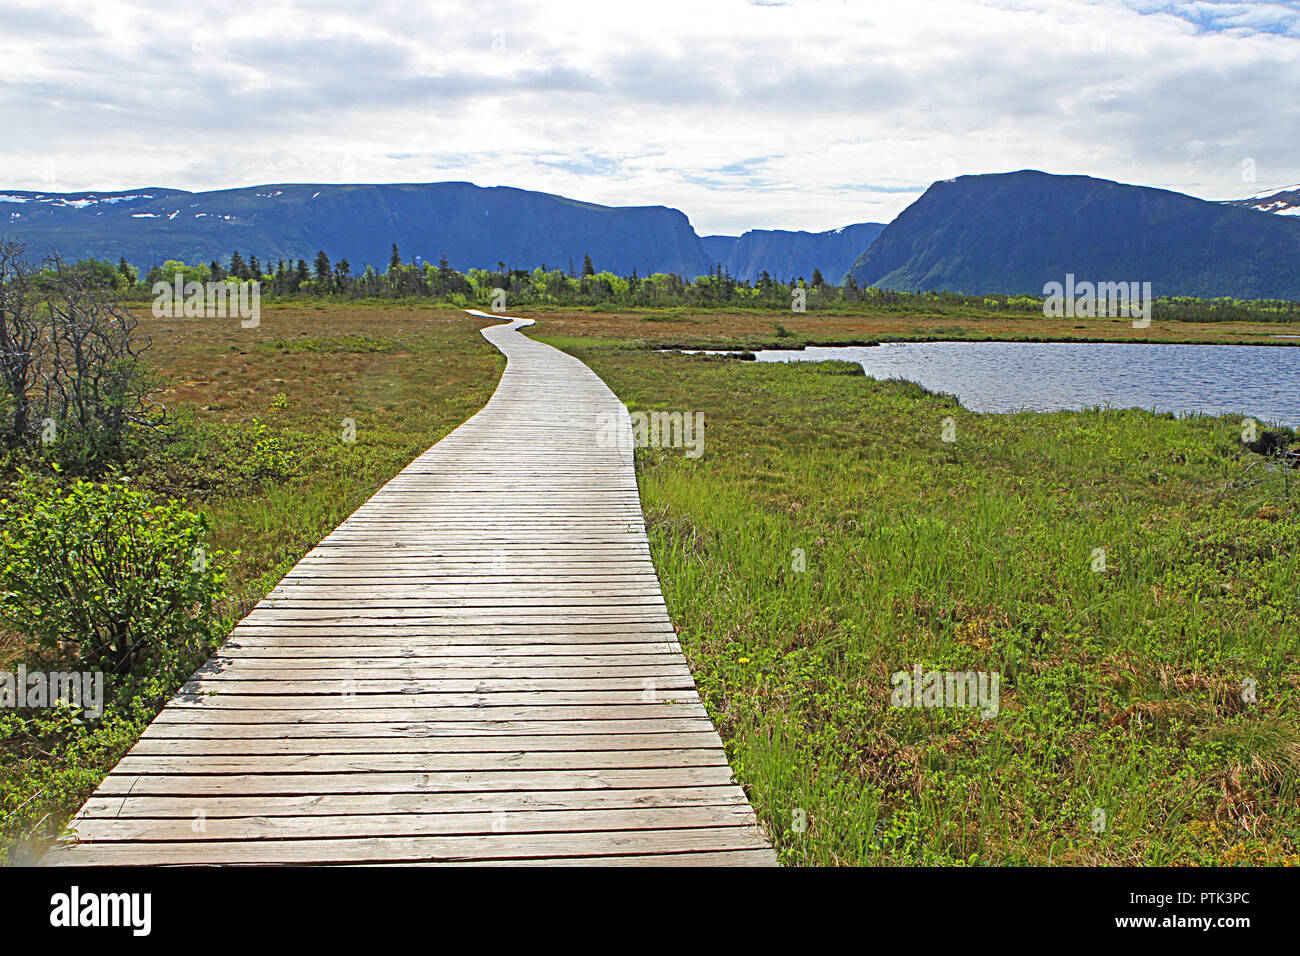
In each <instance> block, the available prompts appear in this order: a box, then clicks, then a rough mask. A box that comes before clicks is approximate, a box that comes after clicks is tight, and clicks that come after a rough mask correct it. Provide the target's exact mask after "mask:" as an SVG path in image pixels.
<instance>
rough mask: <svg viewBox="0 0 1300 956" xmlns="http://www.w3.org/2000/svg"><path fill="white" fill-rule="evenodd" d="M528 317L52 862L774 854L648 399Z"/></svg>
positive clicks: (314, 554) (493, 333)
mask: <svg viewBox="0 0 1300 956" xmlns="http://www.w3.org/2000/svg"><path fill="white" fill-rule="evenodd" d="M474 314H476V315H483V313H474ZM487 317H489V318H493V319H496V318H500V317H499V316H487ZM530 323H531V320H529V319H515V320H512V321H511V322H510V323H509V324H503V325H495V326H490V327H488V328H485V329H484V330H483V335H484V337H485V338H487V340H488V341H490V342H491V343H492V344H493V345H495V346H496V347H497V348H498V349H500V350H501V351H502V352H503V353H504V354H505V355H506V358H507V360H508V361H507V368H506V371H505V373H504V375H503V376H502V378H501V381H500V384H499V385H498V386H497V389H496V392H495V393H494V394H493V396H492V399H491V401H489V402H488V403H487V405H485V406H484V407H483V409H482V410H481V411H479V412H478V413H477V414H476V415H474V416H473V417H472V418H470V419H469V420H468V421H466V422H465V423H464V424H463V425H461V426H460V427H459V428H457V429H456V430H455V431H453V432H452V433H451V434H449V435H448V436H447V437H446V438H444V439H443V440H442V441H440V442H438V444H436V445H434V446H433V447H432V448H430V449H429V450H428V451H426V452H425V453H424V454H423V455H421V456H420V457H419V458H417V459H416V460H415V461H413V462H412V463H411V464H410V465H409V466H407V467H406V468H405V469H404V470H403V471H402V472H401V473H400V474H398V475H397V476H396V477H395V478H393V480H392V481H390V482H388V484H387V485H385V486H384V487H383V488H382V489H380V491H379V492H378V493H376V494H375V496H374V497H372V498H371V499H370V500H369V501H367V502H366V503H365V504H364V505H362V506H361V508H359V509H358V510H357V511H356V512H355V513H354V514H353V515H352V516H351V517H349V518H348V519H347V520H346V521H344V522H343V523H342V524H341V525H339V527H338V528H337V529H335V530H334V531H333V532H332V533H331V534H330V535H329V536H328V537H326V538H325V539H324V540H323V541H322V542H321V543H320V544H319V545H318V546H317V547H316V548H315V549H313V550H312V551H311V552H310V553H309V554H308V555H306V556H305V557H304V558H303V559H302V561H300V562H299V563H298V565H297V566H296V567H294V569H293V570H292V571H290V572H289V574H288V575H286V577H285V578H284V580H283V581H281V582H280V584H279V586H278V587H277V588H276V589H275V590H274V591H272V592H271V593H270V594H269V595H268V596H267V597H266V599H265V600H264V601H262V602H261V603H260V604H258V605H257V607H256V608H254V609H253V611H252V613H250V614H249V615H248V617H246V618H245V619H244V620H243V621H242V622H241V623H240V624H239V625H238V626H237V627H236V628H235V630H234V632H233V634H232V635H231V639H230V640H229V642H228V643H227V644H226V645H225V646H224V647H223V648H222V650H221V651H220V653H219V654H218V655H217V656H216V657H214V658H212V659H211V660H210V661H208V662H207V663H206V664H205V665H204V666H203V667H201V668H200V669H199V670H198V671H196V672H195V674H194V676H193V678H192V679H191V681H190V683H188V684H187V685H185V687H183V688H182V689H181V692H180V693H179V694H178V695H177V696H176V698H175V699H173V700H172V701H171V702H170V703H169V704H168V705H167V706H166V707H165V708H164V709H163V711H162V712H161V713H160V714H159V715H158V717H157V718H156V719H155V720H154V722H153V723H152V724H151V725H150V726H149V728H148V729H147V730H146V731H145V733H144V734H143V736H142V737H141V739H140V741H139V742H138V743H137V744H136V745H135V747H134V748H133V749H132V750H131V751H130V753H128V754H127V755H126V756H125V757H124V758H123V759H122V761H121V762H120V763H119V764H118V765H117V766H116V767H115V768H114V769H113V771H112V772H111V773H110V774H109V775H108V776H107V777H106V778H105V779H104V782H103V783H102V784H101V785H100V787H99V789H98V790H96V791H95V793H94V795H93V796H92V797H91V798H90V800H89V801H87V803H86V805H85V806H84V807H83V808H82V810H81V811H80V813H79V814H78V816H77V818H76V819H75V820H74V821H73V822H72V824H71V826H72V827H73V828H74V829H75V832H76V841H77V842H70V843H68V844H65V845H63V846H60V847H57V848H55V849H54V850H52V851H51V853H50V855H49V856H47V857H46V862H47V863H54V864H74V865H87V864H113V865H117V864H158V863H177V864H181V863H293V864H302V863H479V864H489V863H494V864H519V863H541V864H561V863H570V864H584V863H601V864H605V863H625V864H655V863H657V864H668V865H680V864H773V863H775V862H776V858H775V854H774V853H773V851H772V849H771V847H770V845H769V843H768V841H767V838H766V836H765V835H764V834H763V832H762V831H761V829H759V828H758V826H757V825H756V823H755V819H754V813H753V810H752V809H751V808H750V806H749V804H748V802H747V801H746V799H745V796H744V794H743V792H742V791H741V790H740V788H739V787H738V786H737V785H736V784H735V783H734V782H732V779H731V770H730V768H729V767H728V765H727V759H726V756H725V755H724V753H723V749H722V744H721V741H720V740H719V739H718V736H717V733H716V732H715V731H714V728H713V725H712V724H711V722H710V721H709V718H708V716H707V715H706V714H705V711H704V708H703V707H702V706H701V704H700V700H699V697H698V695H697V693H696V690H695V684H694V682H693V680H692V679H691V675H690V672H689V671H688V670H687V667H686V661H685V659H684V658H683V657H682V653H681V648H680V646H679V645H678V644H677V639H676V636H675V634H674V631H673V627H672V624H671V622H670V621H669V619H668V614H667V611H666V609H665V607H664V602H663V597H662V595H661V593H660V590H659V582H658V579H657V578H656V576H655V571H654V567H653V565H652V564H651V561H650V550H649V545H648V542H647V540H646V535H645V527H644V524H643V521H642V516H641V506H640V500H639V497H638V494H637V485H636V477H635V474H634V472H633V467H632V456H631V449H630V447H629V446H628V444H627V442H626V441H625V440H624V441H618V442H611V441H609V440H608V436H607V435H604V434H603V432H602V429H605V430H606V431H608V423H609V422H611V421H614V420H615V416H616V415H617V416H618V418H617V420H618V421H620V422H623V423H624V424H626V409H624V408H623V406H622V405H621V404H620V403H619V401H618V399H617V398H616V397H615V396H614V394H613V393H612V392H611V391H610V390H609V389H608V388H607V387H606V386H605V384H604V383H603V382H602V381H601V380H600V379H599V378H598V377H597V376H596V375H595V373H593V372H592V371H591V370H590V369H588V368H587V367H586V366H585V365H583V364H582V363H581V362H579V361H578V360H577V359H575V358H573V357H571V356H569V355H566V354H564V353H563V352H560V351H558V350H556V349H554V348H551V347H550V346H548V345H544V344H542V343H539V342H536V341H534V340H532V339H529V338H527V337H526V336H523V335H520V334H519V332H518V331H517V330H518V329H519V328H520V327H522V326H524V325H527V324H530ZM623 437H624V438H626V435H624V436H623Z"/></svg>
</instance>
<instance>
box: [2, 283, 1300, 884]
mask: <svg viewBox="0 0 1300 956" xmlns="http://www.w3.org/2000/svg"><path fill="white" fill-rule="evenodd" d="M537 315H538V317H539V324H538V326H537V327H535V329H534V330H533V331H534V334H536V335H537V336H538V337H539V338H542V339H544V340H548V341H552V342H553V343H555V344H557V345H559V346H561V347H563V348H566V349H568V350H570V351H572V352H573V353H574V354H577V355H579V356H580V357H581V358H583V359H584V360H585V361H587V362H588V363H589V364H590V365H591V366H592V368H593V369H595V370H596V372H597V373H599V374H600V375H601V376H602V377H603V378H604V379H605V380H606V381H607V382H608V383H609V384H610V385H611V387H612V388H614V390H615V391H616V392H617V393H618V394H619V395H620V397H622V398H623V400H624V401H626V402H627V403H628V404H629V406H631V407H632V408H633V409H642V410H648V409H665V410H681V411H686V410H691V411H695V410H700V411H703V412H705V414H706V419H707V434H706V444H705V448H706V453H705V455H704V457H703V458H701V459H698V460H689V459H686V458H684V457H683V455H682V454H681V452H680V451H678V452H673V451H671V450H653V449H647V450H644V451H641V452H638V462H639V468H640V481H641V487H642V495H643V502H644V505H645V511H646V515H647V521H648V525H649V527H650V530H651V536H652V546H653V548H654V554H655V560H656V565H657V567H658V569H659V573H660V577H661V579H662V582H663V587H664V593H665V596H666V597H667V599H668V602H669V609H670V611H671V613H672V616H673V620H674V621H675V622H676V624H677V626H678V628H679V630H680V632H681V637H682V642H683V645H684V647H685V648H686V650H687V653H688V656H689V658H690V660H691V664H692V668H693V669H694V671H695V674H696V678H697V681H698V683H699V685H700V688H701V691H702V693H703V695H704V697H705V700H706V703H707V705H708V707H709V709H710V712H711V713H712V715H713V717H714V719H715V720H716V722H717V724H718V728H719V731H720V732H721V734H722V736H723V739H724V741H725V742H726V744H727V747H728V750H729V753H730V755H731V757H732V760H733V763H734V766H735V768H736V770H737V774H738V777H739V779H740V780H741V782H742V783H743V784H744V785H745V787H746V789H747V791H748V792H749V794H750V796H751V798H752V799H753V801H754V803H755V806H756V807H757V808H758V811H759V813H760V815H761V816H762V818H763V820H764V822H765V824H766V825H767V827H768V828H769V830H770V832H771V833H772V834H773V836H774V839H775V840H776V841H777V843H778V845H779V846H780V848H781V853H782V857H783V859H784V860H785V861H786V862H787V863H794V864H798V863H811V864H819V863H824V864H857V863H876V864H932V863H943V864H961V863H981V864H1002V863H1053V864H1093V863H1130V862H1134V863H1151V864H1156V863H1189V864H1209V863H1245V864H1257V863H1267V864H1276V863H1295V862H1297V852H1298V851H1297V843H1298V842H1300V801H1298V800H1297V796H1300V794H1297V786H1296V780H1297V770H1298V769H1300V731H1298V730H1297V723H1298V721H1297V704H1298V703H1300V668H1298V667H1297V644H1298V641H1297V635H1298V634H1300V624H1298V623H1297V614H1296V612H1297V600H1296V596H1295V589H1296V585H1295V582H1296V581H1297V579H1300V573H1298V572H1300V566H1298V560H1300V559H1298V558H1297V549H1296V544H1297V538H1300V531H1298V530H1297V527H1298V526H1297V521H1296V518H1297V515H1296V497H1297V491H1298V489H1297V487H1296V483H1295V480H1294V479H1295V478H1296V476H1295V475H1294V474H1293V475H1291V476H1290V477H1291V478H1292V483H1291V484H1290V485H1289V486H1288V485H1286V484H1284V476H1282V475H1280V474H1277V473H1271V472H1268V471H1266V470H1265V469H1264V468H1263V467H1262V466H1260V465H1259V459H1258V458H1257V457H1256V456H1252V455H1250V454H1249V453H1246V452H1244V451H1243V450H1242V448H1241V446H1240V445H1239V443H1238V441H1237V436H1238V424H1237V423H1236V422H1234V421H1230V420H1226V419H1225V420H1220V419H1206V418H1197V419H1188V420H1182V421H1178V420H1174V419H1172V418H1171V417H1168V416H1160V415H1152V414H1150V413H1145V412H1120V411H1111V412H1105V413H1083V414H1075V413H1061V414H1052V415H1036V414H1020V415H1013V416H998V415H976V414H972V413H969V412H966V411H964V410H962V409H961V408H959V407H957V406H956V404H955V403H954V402H953V401H951V400H950V399H948V398H945V397H943V396H937V395H933V394H929V393H926V392H924V391H923V390H921V389H919V388H918V387H915V386H910V385H905V384H901V383H882V382H875V381H872V380H869V379H867V378H865V377H863V376H862V375H861V374H860V369H859V368H858V367H857V366H855V365H848V364H845V363H817V364H813V363H792V364H788V365H786V364H766V363H764V364H758V363H748V362H747V363H742V362H738V361H735V360H732V359H708V358H705V357H701V356H683V355H679V354H672V353H661V352H657V351H655V350H654V348H653V347H663V346H669V345H682V346H696V347H698V346H703V345H725V346H730V347H741V346H749V347H754V346H757V345H762V344H779V345H790V344H792V343H794V342H800V341H807V342H814V341H819V342H844V341H869V340H872V339H878V338H887V337H891V336H896V337H899V338H910V339H918V338H926V337H950V338H951V337H962V336H966V335H970V336H979V335H984V334H988V333H989V331H990V323H989V320H987V319H984V318H979V319H971V320H962V319H960V318H957V319H954V318H953V317H951V316H944V317H942V318H941V319H936V320H930V319H926V318H925V317H920V318H915V317H914V318H909V319H901V318H900V319H890V318H888V317H862V316H858V317H848V316H842V317H835V316H826V315H816V316H813V315H802V316H800V315H790V314H773V315H770V316H762V315H759V316H755V315H754V314H753V313H741V314H731V313H717V314H711V315H703V314H683V313H676V312H664V313H658V314H651V313H628V314H620V315H599V314H595V313H578V312H564V311H556V310H550V311H539V312H538V313H537ZM482 324H483V320H478V319H472V318H469V317H467V316H464V315H463V314H461V313H459V312H456V311H454V310H439V309H419V308H413V309H401V308H381V307H375V306H363V307H358V306H356V305H351V306H333V305H324V306H319V307H316V306H312V307H303V306H298V307H275V308H271V309H265V310H264V311H263V316H262V323H261V327H260V328H258V329H256V330H244V329H241V328H240V327H239V325H238V322H237V321H236V322H230V323H220V322H214V321H213V320H156V319H146V320H145V322H144V331H145V332H147V333H148V334H149V335H150V336H151V337H152V338H153V341H154V347H153V349H152V351H151V353H150V354H151V356H152V361H153V364H154V366H155V368H156V370H157V372H158V374H159V377H160V379H161V380H162V381H163V383H164V386H165V391H164V392H163V393H162V395H161V396H160V398H161V400H162V402H163V403H164V404H165V405H166V406H167V407H168V408H169V409H170V410H171V411H172V412H173V414H174V416H175V417H176V419H177V426H176V428H175V429H174V431H173V433H172V434H171V435H170V437H168V438H167V439H166V440H161V441H157V442H155V443H154V445H153V446H152V447H151V448H150V449H149V451H148V453H147V454H146V455H145V456H144V457H142V458H141V459H139V460H137V461H135V462H133V463H132V464H131V465H130V468H129V470H130V471H131V472H133V473H134V474H135V476H136V480H137V481H139V482H141V483H143V484H144V485H146V486H148V487H150V488H153V489H154V490H156V491H159V492H161V493H165V494H170V495H174V496H176V497H179V498H182V499H183V500H185V501H186V502H188V503H189V504H190V505H191V506H192V507H195V508H201V509H202V510H204V511H206V512H207V513H208V515H209V516H210V517H211V519H212V522H213V525H214V529H215V538H216V541H215V544H216V546H217V547H220V548H224V549H227V550H239V551H240V552H241V554H240V555H239V557H238V559H237V560H236V561H235V563H234V565H233V567H232V573H231V577H230V585H231V587H230V596H229V599H228V600H227V602H226V604H225V606H224V607H223V613H224V614H225V616H226V617H227V618H229V619H230V620H231V621H233V620H234V619H237V618H238V617H239V616H241V615H242V614H243V613H244V612H245V611H246V610H247V609H248V608H249V607H250V606H251V605H252V603H254V602H255V601H256V600H257V599H259V598H260V597H261V596H262V595H264V594H265V593H266V592H267V591H268V590H269V589H270V588H271V587H273V586H274V583H275V582H276V581H277V580H278V579H279V577H280V576H281V575H282V574H283V573H284V572H285V571H286V570H287V569H288V568H289V567H291V566H292V564H293V563H294V562H295V561H296V560H297V559H298V558H299V557H300V556H301V555H302V554H303V553H304V552H305V551H306V550H308V549H309V548H310V547H311V546H312V545H313V544H315V542H316V541H318V540H319V539H320V538H321V537H322V536H323V535H324V534H326V533H327V532H328V531H329V530H330V529H332V528H333V527H334V526H335V525H336V524H337V523H338V522H339V521H340V520H342V518H343V517H344V516H346V515H347V514H348V513H350V512H351V511H352V510H353V509H354V508H355V507H356V505H357V504H359V503H360V502H361V501H362V500H364V499H365V497H367V496H368V495H369V494H370V493H372V492H373V491H374V490H375V489H376V488H377V487H378V486H379V485H380V484H381V483H382V482H383V481H384V480H386V479H387V478H388V477H390V476H391V475H392V474H394V473H395V472H396V471H398V470H399V469H400V468H401V467H402V466H403V465H404V464H405V463H406V462H408V461H409V460H410V459H411V458H413V457H414V456H415V455H416V454H418V453H419V452H420V451H422V450H423V449H424V448H426V447H427V446H428V445H430V444H432V443H433V442H434V441H436V440H437V439H438V438H440V437H441V436H442V435H443V434H445V433H446V432H447V431H449V430H450V429H451V428H453V427H454V426H455V425H456V424H458V423H459V422H461V421H463V420H464V419H465V418H466V417H468V416H469V415H470V414H472V413H473V412H474V411H475V410H476V409H478V408H479V407H481V405H482V404H483V402H485V401H486V400H487V398H488V396H489V395H490V394H491V391H492V389H493V388H494V387H495V384H496V381H497V377H498V376H499V373H500V370H501V368H502V367H503V360H502V359H501V357H500V356H499V354H498V353H497V352H496V351H495V350H494V349H492V348H491V347H489V346H488V345H487V344H486V343H484V342H483V341H482V339H481V338H480V336H479V335H478V334H477V331H476V330H477V329H478V328H479V327H480V326H481V325H482ZM1070 324H1071V325H1076V324H1083V323H1076V322H1072V323H1070ZM782 330H784V331H785V333H786V334H781V332H782ZM1070 331H1071V332H1072V333H1079V332H1080V331H1082V332H1090V330H1089V329H1083V330H1079V329H1071V330H1070ZM1297 331H1300V330H1295V329H1292V328H1290V327H1286V326H1281V325H1271V326H1267V327H1265V328H1263V329H1262V330H1261V329H1259V328H1255V329H1250V328H1235V327H1230V326H1227V325H1222V326H1212V327H1207V326H1205V325H1203V324H1196V325H1191V326H1188V327H1187V328H1176V329H1174V328H1164V327H1162V326H1161V323H1160V322H1159V321H1156V322H1153V324H1152V328H1151V329H1149V330H1144V331H1143V332H1138V331H1137V330H1131V329H1130V328H1128V327H1127V325H1126V324H1120V325H1117V324H1116V323H1109V324H1106V323H1100V324H1098V326H1097V328H1096V329H1093V330H1091V334H1096V335H1097V336H1099V337H1102V338H1107V337H1117V338H1121V339H1124V340H1128V337H1129V336H1131V335H1138V334H1144V335H1148V336H1149V335H1152V334H1156V335H1168V336H1169V337H1170V338H1169V339H1167V340H1184V339H1183V338H1182V337H1184V336H1186V337H1188V338H1189V339H1190V337H1191V336H1192V335H1193V334H1194V333H1196V334H1199V333H1202V332H1204V333H1205V334H1207V335H1209V336H1211V338H1208V339H1196V340H1199V341H1219V340H1223V341H1227V340H1231V341H1247V340H1253V341H1264V340H1265V339H1261V338H1260V336H1261V335H1265V334H1270V333H1271V334H1279V333H1281V334H1286V333H1295V332H1297ZM997 334H998V335H999V336H1000V337H1017V336H1019V337H1024V338H1033V337H1044V336H1046V337H1051V334H1052V330H1051V329H1050V328H1047V326H1046V323H1034V322H1024V321H1021V322H1020V323H1019V324H1018V325H1016V327H1015V328H1011V327H1010V326H1009V327H1007V328H1005V329H999V330H997ZM1061 334H1064V332H1063V331H1062V332H1061ZM1215 336H1217V337H1218V338H1215ZM1234 336H1235V337H1237V338H1234ZM1271 341H1273V342H1278V341H1284V340H1271ZM645 346H652V347H651V348H647V347H645ZM948 417H951V418H953V419H954V424H955V429H956V431H955V439H956V440H955V441H953V442H951V443H949V442H944V441H941V440H940V429H941V422H942V420H943V419H945V418H948ZM345 418H346V419H351V420H352V421H353V422H354V423H355V435H356V441H355V443H349V442H345V441H343V440H342V430H343V426H344V423H343V420H344V419H345ZM1098 548H1103V549H1105V552H1106V568H1105V570H1104V571H1097V570H1093V568H1094V566H1095V565H1096V552H1095V549H1098ZM800 555H802V562H801V561H800ZM797 567H803V568H804V570H796V568H797ZM39 659H40V655H39V654H38V653H37V652H36V651H35V650H34V649H33V648H32V647H30V646H29V645H28V644H26V643H24V642H23V641H22V640H21V639H19V638H18V637H17V636H16V635H12V634H11V635H0V669H4V668H12V666H14V665H15V664H16V663H18V662H20V661H26V662H27V663H29V664H30V663H32V662H33V661H36V660H39ZM45 663H46V664H47V665H48V666H53V664H54V663H55V662H54V661H52V660H49V659H47V660H46V661H45ZM917 664H919V665H922V666H923V667H924V668H925V669H936V670H944V671H963V670H968V669H969V670H979V671H990V672H992V671H996V672H998V673H999V675H1000V678H1001V685H1000V686H1001V700H1000V706H999V711H998V714H997V716H995V717H992V718H991V719H987V720H982V719H981V718H980V716H979V715H978V714H975V713H972V712H970V711H963V710H953V709H943V708H939V709H897V708H892V707H890V690H891V685H890V675H891V674H892V673H893V672H895V671H898V670H910V669H911V668H912V667H913V666H914V665H917ZM1248 679H1249V680H1254V681H1255V682H1256V684H1255V694H1254V700H1253V702H1252V701H1248V700H1246V699H1244V698H1246V697H1249V696H1251V695H1249V694H1244V693H1243V690H1244V687H1243V681H1245V680H1248ZM178 682H179V678H177V677H176V676H175V675H163V676H161V677H157V678H154V679H141V680H132V681H126V682H122V683H121V684H119V685H117V686H115V687H114V689H113V692H114V698H113V703H112V704H111V705H110V709H109V712H108V715H107V716H106V717H105V719H104V720H102V721H100V722H98V723H97V724H95V725H91V726H86V725H82V726H72V725H70V724H67V723H66V722H65V723H59V722H58V721H56V720H54V719H50V720H38V719H24V718H19V717H17V716H15V715H0V721H3V725H2V726H0V740H2V741H3V748H2V749H0V854H4V858H5V859H7V860H8V861H10V862H17V861H22V860H26V859H31V858H32V857H33V855H35V854H37V853H39V851H40V847H41V846H42V845H43V842H44V841H45V840H46V839H47V838H48V837H49V836H50V835H51V834H53V833H56V832H57V831H58V829H59V827H60V825H61V823H62V820H63V819H65V818H66V816H67V815H68V814H69V813H70V812H71V811H73V810H75V808H76V807H77V806H79V805H80V803H81V802H82V800H84V798H85V796H86V795H88V794H89V792H90V791H91V790H92V789H93V788H94V786H95V785H96V784H97V783H98V781H99V780H100V779H101V778H102V775H103V774H104V773H105V772H106V771H107V769H108V768H109V767H111V766H112V764H113V763H114V762H116V760H117V759H118V758H119V757H120V755H121V754H122V753H123V752H125V750H126V749H128V748H129V746H130V745H131V744H132V743H133V742H134V740H135V739H136V737H137V736H138V734H139V733H140V731H141V730H142V729H143V727H144V726H145V725H146V724H147V723H148V721H149V720H150V719H151V718H152V716H153V715H154V713H156V711H157V709H158V708H159V707H160V706H161V705H162V703H163V702H164V701H165V700H166V699H167V698H168V696H169V695H170V694H171V693H172V692H173V691H174V689H175V687H176V686H177V684H178ZM1098 811H1101V812H1103V813H1104V815H1105V817H1104V821H1103V822H1104V826H1101V827H1100V828H1098V821H1099V819H1100V818H1099V816H1098ZM805 824H806V825H805Z"/></svg>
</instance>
